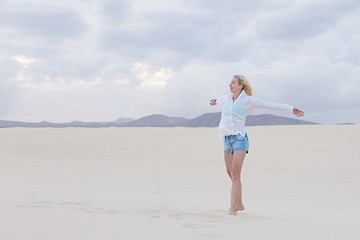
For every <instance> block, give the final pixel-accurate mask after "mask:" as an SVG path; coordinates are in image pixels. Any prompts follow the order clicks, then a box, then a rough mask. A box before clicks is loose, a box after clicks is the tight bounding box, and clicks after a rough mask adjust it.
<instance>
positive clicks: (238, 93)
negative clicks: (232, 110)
mask: <svg viewBox="0 0 360 240" xmlns="http://www.w3.org/2000/svg"><path fill="white" fill-rule="evenodd" d="M240 94H241V91H240V92H234V93H233V100H234V101H235V100H236V99H237V98H238V97H239V96H240Z"/></svg>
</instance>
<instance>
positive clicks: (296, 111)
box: [293, 108, 304, 117]
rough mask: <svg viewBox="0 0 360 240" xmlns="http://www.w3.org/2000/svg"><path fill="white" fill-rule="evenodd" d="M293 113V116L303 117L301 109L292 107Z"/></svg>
mask: <svg viewBox="0 0 360 240" xmlns="http://www.w3.org/2000/svg"><path fill="white" fill-rule="evenodd" d="M293 114H295V116H297V117H303V116H304V112H303V111H301V110H300V109H297V108H294V109H293Z"/></svg>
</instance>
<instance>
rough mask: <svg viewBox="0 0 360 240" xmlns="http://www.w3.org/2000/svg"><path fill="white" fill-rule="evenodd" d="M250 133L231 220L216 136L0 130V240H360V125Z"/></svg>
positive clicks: (189, 131) (175, 131) (170, 131)
mask: <svg viewBox="0 0 360 240" xmlns="http://www.w3.org/2000/svg"><path fill="white" fill-rule="evenodd" d="M248 134H249V138H250V153H249V154H248V155H247V157H246V159H245V164H244V168H243V174H242V182H243V192H244V204H245V208H246V209H245V211H244V212H241V213H238V214H237V215H236V216H229V215H228V214H227V209H228V208H229V201H230V200H229V198H230V196H229V193H230V180H229V179H228V177H227V175H226V171H225V165H224V163H223V152H222V144H221V143H220V142H219V141H218V137H217V129H216V128H93V129H89V128H62V129H53V128H39V129H32V128H13V129H0V194H1V195H0V212H1V218H0V226H1V227H0V239H13V240H20V239H21V240H22V239H23V240H25V239H26V240H29V239H36V240H50V239H51V240H53V239H59V240H60V239H61V240H64V239H66V240H72V239H74V240H79V239H86V240H91V239H94V240H95V239H96V240H98V239H105V240H112V239H172V240H173V239H190V240H191V239H194V240H195V239H196V240H199V239H267V240H268V239H274V240H279V239H286V240H289V239H291V240H296V239H299V240H300V239H301V240H304V239H307V240H308V239H326V240H331V239H337V240H339V239H346V240H350V239H359V236H360V230H359V228H358V216H359V214H360V207H359V202H360V190H359V189H360V188H359V183H360V157H359V156H360V138H359V136H360V125H350V126H340V125H333V126H272V127H248Z"/></svg>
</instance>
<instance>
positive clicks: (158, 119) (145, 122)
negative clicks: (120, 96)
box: [119, 114, 188, 127]
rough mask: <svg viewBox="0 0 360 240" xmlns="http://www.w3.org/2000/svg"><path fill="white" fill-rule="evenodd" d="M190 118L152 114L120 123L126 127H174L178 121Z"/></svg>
mask: <svg viewBox="0 0 360 240" xmlns="http://www.w3.org/2000/svg"><path fill="white" fill-rule="evenodd" d="M185 120H188V119H186V118H182V117H168V116H165V115H161V114H153V115H150V116H146V117H142V118H139V119H137V120H134V121H131V122H127V123H124V124H120V125H119V126H124V127H173V126H176V125H177V123H179V122H183V121H185Z"/></svg>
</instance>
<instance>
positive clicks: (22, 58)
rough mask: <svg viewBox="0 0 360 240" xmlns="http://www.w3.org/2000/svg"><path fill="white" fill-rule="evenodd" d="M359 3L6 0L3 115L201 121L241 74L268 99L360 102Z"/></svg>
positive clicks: (337, 105) (327, 104) (0, 32)
mask: <svg viewBox="0 0 360 240" xmlns="http://www.w3.org/2000/svg"><path fill="white" fill-rule="evenodd" d="M359 7H360V6H359V3H358V2H357V1H353V0H347V1H343V2H337V1H332V0H331V1H322V0H315V1H293V2H289V1H283V0H272V1H266V0H258V1H250V0H247V1H237V0H229V1H225V2H219V1H215V0H210V1H205V0H194V1H190V0H187V1H180V0H170V1H166V2H164V1H160V0H151V1H148V0H136V1H115V0H104V1H95V0H91V1H82V0H75V1H60V2H54V1H45V0H36V1H35V0H33V1H8V2H4V3H3V4H2V8H1V10H0V26H1V28H0V49H1V50H0V55H1V56H2V58H1V61H2V63H3V64H4V65H3V66H4V67H5V69H2V70H0V72H1V77H2V79H1V83H0V84H1V90H0V91H1V94H2V96H1V97H2V99H3V100H4V99H6V101H7V103H11V104H6V106H5V105H4V106H3V108H2V109H7V110H3V116H5V115H6V114H10V112H13V113H12V114H13V115H8V117H11V116H12V117H13V118H18V119H19V120H21V119H27V118H29V119H30V118H31V119H32V120H36V119H38V120H55V121H56V120H58V121H59V120H61V119H62V120H73V118H77V119H78V120H86V119H89V120H95V119H99V118H102V120H106V118H111V119H116V118H118V117H141V116H144V115H146V114H152V113H164V114H168V115H173V116H187V117H195V116H198V115H200V114H202V113H204V112H208V111H213V110H214V108H209V106H208V100H209V99H211V98H213V97H216V96H218V95H221V94H226V93H227V92H228V81H229V80H230V79H231V77H232V75H233V74H235V73H240V74H244V75H246V76H247V77H248V78H249V80H250V81H251V83H252V85H253V87H254V91H255V94H256V96H258V97H260V98H264V99H267V100H271V101H279V102H284V103H289V104H293V105H296V106H299V107H300V106H301V107H303V108H304V109H305V110H306V111H308V112H313V113H315V112H317V111H327V112H329V111H340V110H343V109H351V108H352V109H354V108H355V107H356V106H358V105H359V94H357V92H356V89H358V88H359V85H358V84H359V83H358V79H359V64H360V60H359V58H358V56H359V54H360V48H359V44H358V43H359V41H360V31H359V28H358V27H357V23H358V22H359V21H360V19H359V18H360V17H359V16H360V8H359ZM5 93H10V94H7V95H6V94H5ZM304 96H306V97H304ZM4 101H5V100H4ZM15 106H16V107H15ZM113 109H116V110H113ZM345 112H346V111H345ZM329 115H330V114H329ZM81 116H83V117H81ZM352 117H353V115H352ZM359 121H360V115H359Z"/></svg>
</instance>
